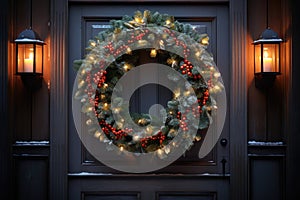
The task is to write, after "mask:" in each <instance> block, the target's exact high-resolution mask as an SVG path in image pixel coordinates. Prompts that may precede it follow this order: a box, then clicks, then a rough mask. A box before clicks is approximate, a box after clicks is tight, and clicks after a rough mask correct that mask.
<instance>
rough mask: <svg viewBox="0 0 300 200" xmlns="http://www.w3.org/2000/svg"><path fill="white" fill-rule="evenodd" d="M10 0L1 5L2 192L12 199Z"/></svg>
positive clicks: (0, 107)
mask: <svg viewBox="0 0 300 200" xmlns="http://www.w3.org/2000/svg"><path fill="white" fill-rule="evenodd" d="M8 10H9V3H8V0H4V1H2V2H1V6H0V33H1V34H0V91H1V95H0V127H1V140H0V177H1V178H0V192H1V194H2V195H3V196H2V198H4V199H10V188H11V183H10V176H9V174H10V168H11V167H10V134H9V131H8V109H7V108H8V90H7V88H8V34H7V33H8V30H9V28H8V20H9V18H8V15H9V14H8Z"/></svg>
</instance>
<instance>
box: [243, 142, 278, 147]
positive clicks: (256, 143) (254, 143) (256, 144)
mask: <svg viewBox="0 0 300 200" xmlns="http://www.w3.org/2000/svg"><path fill="white" fill-rule="evenodd" d="M248 145H252V146H282V145H283V142H259V141H248Z"/></svg>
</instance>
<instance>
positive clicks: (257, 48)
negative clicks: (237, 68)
mask: <svg viewBox="0 0 300 200" xmlns="http://www.w3.org/2000/svg"><path fill="white" fill-rule="evenodd" d="M261 45H262V44H255V45H254V59H255V62H254V70H255V73H260V72H262V70H261V48H262V47H261Z"/></svg>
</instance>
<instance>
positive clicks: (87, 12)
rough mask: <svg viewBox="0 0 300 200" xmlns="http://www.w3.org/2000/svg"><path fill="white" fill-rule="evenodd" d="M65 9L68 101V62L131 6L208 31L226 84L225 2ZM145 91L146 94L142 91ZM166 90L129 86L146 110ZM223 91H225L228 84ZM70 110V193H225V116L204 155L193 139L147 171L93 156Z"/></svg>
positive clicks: (132, 195) (207, 197) (71, 81)
mask: <svg viewBox="0 0 300 200" xmlns="http://www.w3.org/2000/svg"><path fill="white" fill-rule="evenodd" d="M69 9H70V10H69V66H70V67H69V88H71V89H70V90H69V102H72V88H73V84H74V80H75V77H76V71H75V70H74V69H73V68H72V67H71V66H72V63H73V61H74V60H77V59H81V58H83V57H84V55H85V47H86V46H88V42H89V40H90V39H93V38H94V36H96V35H97V34H98V33H99V32H100V31H103V30H105V29H107V28H109V27H110V25H109V21H110V20H111V19H120V18H122V16H124V15H133V14H134V12H135V11H136V10H141V11H143V10H150V11H152V12H155V11H158V12H160V13H167V14H169V15H172V16H174V17H175V19H176V20H178V21H180V22H183V23H189V24H192V25H193V27H194V28H195V30H197V31H198V32H199V33H207V34H208V35H209V38H210V40H209V46H208V49H207V50H208V51H209V52H211V53H212V55H213V57H214V60H215V62H216V65H217V67H218V68H219V70H220V72H221V75H222V79H223V81H224V85H225V88H229V70H230V68H229V59H228V58H229V42H228V41H229V25H228V20H229V19H228V6H226V5H202V4H199V5H198V4H195V5H182V4H180V5H176V4H175V5H167V4H157V5H155V4H152V5H151V4H140V5H136V4H134V5H133V4H129V5H128V4H124V5H114V4H111V5H107V4H105V5H100V4H97V5H90V4H89V5H82V4H80V5H70V8H69ZM149 92H150V93H151V94H152V95H150V97H151V98H149V95H147V96H146V94H147V93H149ZM166 94H167V95H166ZM168 96H169V95H168V91H166V90H165V89H164V88H162V87H160V86H157V85H146V86H143V87H140V88H139V89H138V90H136V91H135V92H134V94H133V101H132V102H131V103H132V105H135V106H134V110H135V111H136V112H147V110H148V108H149V107H150V106H151V105H153V104H157V103H161V102H160V101H165V98H167V97H168ZM226 96H227V98H228V97H229V96H230V91H229V89H227V90H226ZM69 110H70V113H69V116H70V119H69V136H68V138H69V169H68V170H69V173H68V177H69V178H68V180H69V198H70V199H72V200H73V199H91V200H93V199H201V200H210V199H222V200H223V199H224V200H226V199H229V178H230V174H229V172H230V157H229V146H230V145H229V142H228V141H229V140H230V138H229V122H228V119H227V118H228V117H227V118H226V120H225V124H224V127H223V129H222V132H221V136H220V138H219V141H218V142H217V143H216V145H215V146H214V148H213V149H212V150H211V151H210V153H209V154H208V155H207V156H205V157H204V158H201V159H199V156H198V152H199V145H201V143H197V144H198V145H197V144H195V145H193V146H192V148H191V149H190V150H188V151H186V153H185V154H184V155H183V156H181V157H180V158H179V159H177V160H176V161H174V162H172V163H171V164H170V165H168V166H166V167H164V168H161V169H159V170H156V171H153V172H150V173H141V174H135V173H126V172H122V171H118V170H115V169H112V168H110V167H108V166H106V165H105V164H103V163H101V162H99V161H97V159H95V158H94V157H93V156H92V155H91V154H90V153H89V152H88V151H87V150H86V148H85V147H84V145H83V144H82V143H81V141H80V139H79V137H78V134H77V132H76V128H75V125H74V121H73V119H72V113H71V112H72V107H71V105H70V107H69ZM227 110H228V109H227ZM227 116H228V113H227ZM221 141H222V142H221Z"/></svg>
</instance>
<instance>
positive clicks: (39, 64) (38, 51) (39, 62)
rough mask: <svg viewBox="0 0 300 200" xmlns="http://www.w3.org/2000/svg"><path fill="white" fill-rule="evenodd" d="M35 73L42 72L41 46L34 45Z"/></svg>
mask: <svg viewBox="0 0 300 200" xmlns="http://www.w3.org/2000/svg"><path fill="white" fill-rule="evenodd" d="M35 66H36V68H35V70H36V73H43V46H42V45H36V63H35Z"/></svg>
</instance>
